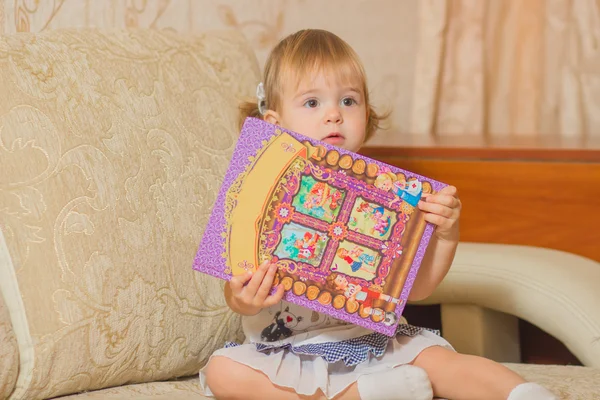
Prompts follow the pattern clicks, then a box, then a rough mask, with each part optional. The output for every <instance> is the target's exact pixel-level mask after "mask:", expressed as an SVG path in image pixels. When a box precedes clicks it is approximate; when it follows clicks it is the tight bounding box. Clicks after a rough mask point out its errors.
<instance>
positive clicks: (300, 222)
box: [193, 118, 446, 336]
mask: <svg viewBox="0 0 600 400" xmlns="http://www.w3.org/2000/svg"><path fill="white" fill-rule="evenodd" d="M444 186H446V185H445V184H443V183H441V182H437V181H434V180H432V179H429V178H425V177H423V176H420V175H417V174H414V173H411V172H409V171H405V170H402V169H399V168H396V167H393V166H390V165H387V164H384V163H381V162H379V161H377V160H373V159H370V158H368V157H364V156H361V155H359V154H356V153H353V152H350V151H346V150H343V149H340V148H338V147H334V146H330V145H328V144H326V143H323V142H320V141H317V140H314V139H309V138H307V137H305V136H302V135H300V134H297V133H294V132H290V131H288V130H285V129H283V128H281V127H279V126H276V125H272V124H269V123H267V122H265V121H262V120H260V119H256V118H248V119H247V120H246V121H245V123H244V126H243V128H242V131H241V134H240V137H239V140H238V142H237V145H236V148H235V151H234V153H233V156H232V158H231V162H230V164H229V168H228V170H227V173H226V175H225V179H224V181H223V184H222V186H221V189H220V191H219V194H218V197H217V200H216V203H215V205H214V207H213V211H212V214H211V217H210V220H209V223H208V225H207V226H206V229H205V232H204V236H203V238H202V241H201V243H200V246H199V248H198V253H197V255H196V257H195V260H194V265H193V268H194V269H195V270H198V271H200V272H203V273H206V274H210V275H212V276H216V277H218V278H221V279H225V280H229V279H230V278H231V277H232V276H234V275H238V274H243V273H245V272H246V271H254V270H255V269H256V267H257V266H258V265H260V263H261V262H262V261H263V260H265V259H271V260H272V261H273V262H276V263H277V265H278V266H279V269H278V273H277V275H276V277H275V282H274V286H275V285H277V284H280V283H281V284H282V285H283V286H284V288H285V295H284V300H287V301H289V302H291V303H295V304H299V305H301V306H304V307H307V308H309V309H312V310H315V311H318V312H321V313H325V314H329V315H331V316H333V317H334V318H338V319H341V320H344V321H347V322H350V323H353V324H356V325H360V326H363V327H366V328H369V329H372V330H373V331H376V332H380V333H383V334H386V335H388V336H392V335H393V334H394V332H395V330H396V326H397V325H398V322H399V320H400V316H401V314H402V311H403V310H404V307H405V305H406V301H407V299H408V294H409V292H410V289H411V287H412V284H413V282H414V280H415V277H416V274H417V270H418V269H419V266H420V264H421V261H422V259H423V255H424V254H425V250H426V248H427V245H428V243H429V239H430V238H431V235H432V233H433V225H431V224H429V223H427V222H426V221H425V220H424V214H423V213H422V212H421V211H420V210H419V209H418V208H417V207H416V205H417V203H418V201H419V199H420V198H421V195H422V194H423V193H435V192H438V191H439V190H440V189H442V188H443V187H444Z"/></svg>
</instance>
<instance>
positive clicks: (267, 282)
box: [255, 263, 277, 304]
mask: <svg viewBox="0 0 600 400" xmlns="http://www.w3.org/2000/svg"><path fill="white" fill-rule="evenodd" d="M276 272H277V264H275V263H273V264H270V265H269V269H268V270H267V273H266V274H265V276H264V277H263V280H262V283H261V284H260V286H259V288H258V290H257V292H256V296H255V299H256V301H258V302H259V303H261V304H262V302H263V301H265V299H266V298H267V296H268V295H269V292H270V291H271V288H272V287H273V279H274V278H275V273H276Z"/></svg>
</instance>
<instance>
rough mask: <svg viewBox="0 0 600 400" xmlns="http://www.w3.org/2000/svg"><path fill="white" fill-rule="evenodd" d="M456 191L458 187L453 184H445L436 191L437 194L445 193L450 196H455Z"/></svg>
mask: <svg viewBox="0 0 600 400" xmlns="http://www.w3.org/2000/svg"><path fill="white" fill-rule="evenodd" d="M457 193H458V189H456V187H454V186H446V187H445V188H443V189H442V190H440V191H439V192H438V194H447V195H450V196H455V195H456V194H457Z"/></svg>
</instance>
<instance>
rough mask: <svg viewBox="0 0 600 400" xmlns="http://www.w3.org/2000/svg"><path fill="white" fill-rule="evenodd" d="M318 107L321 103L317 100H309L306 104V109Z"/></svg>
mask: <svg viewBox="0 0 600 400" xmlns="http://www.w3.org/2000/svg"><path fill="white" fill-rule="evenodd" d="M318 105H319V102H318V101H317V100H315V99H310V100H307V101H306V103H304V107H308V108H315V107H316V106H318Z"/></svg>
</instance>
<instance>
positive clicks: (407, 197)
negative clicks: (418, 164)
mask: <svg viewBox="0 0 600 400" xmlns="http://www.w3.org/2000/svg"><path fill="white" fill-rule="evenodd" d="M374 185H375V187H376V188H378V189H381V190H384V191H386V192H392V193H394V194H395V195H396V196H398V197H396V198H394V200H392V201H391V203H390V205H392V204H394V203H396V202H398V201H400V199H402V200H404V201H406V202H407V203H408V204H410V205H411V206H413V207H416V206H417V204H418V203H419V200H421V194H422V191H423V186H422V184H421V182H420V181H419V180H418V179H416V178H410V179H409V180H408V181H406V182H405V181H402V180H398V178H397V177H396V175H395V174H394V173H393V172H391V171H389V170H387V169H385V170H383V169H382V173H381V174H379V175H377V178H375V182H374Z"/></svg>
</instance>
